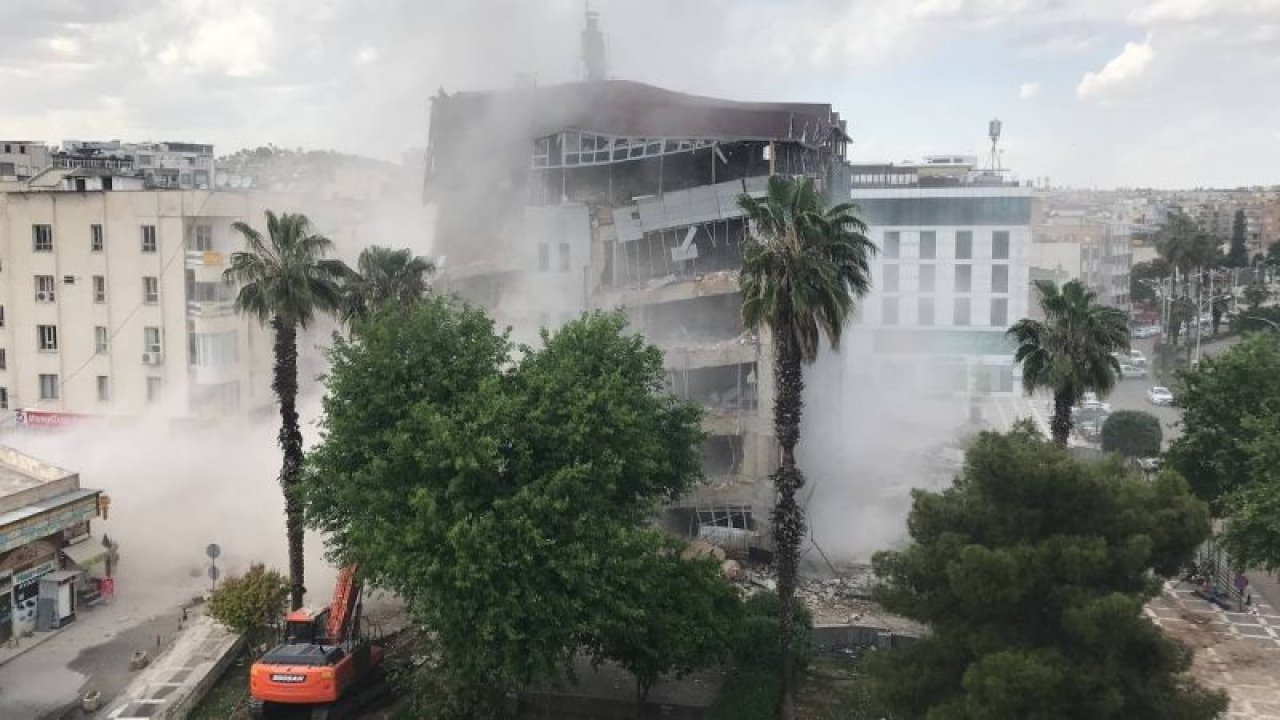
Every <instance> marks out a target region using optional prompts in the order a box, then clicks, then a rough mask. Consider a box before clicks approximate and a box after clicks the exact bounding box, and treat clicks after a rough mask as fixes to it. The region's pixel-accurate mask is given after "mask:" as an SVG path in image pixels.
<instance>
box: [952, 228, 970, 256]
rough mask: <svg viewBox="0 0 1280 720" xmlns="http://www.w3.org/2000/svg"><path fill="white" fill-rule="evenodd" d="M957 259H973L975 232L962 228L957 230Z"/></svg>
mask: <svg viewBox="0 0 1280 720" xmlns="http://www.w3.org/2000/svg"><path fill="white" fill-rule="evenodd" d="M956 259H957V260H972V259H973V232H972V231H970V230H960V231H958V232H956Z"/></svg>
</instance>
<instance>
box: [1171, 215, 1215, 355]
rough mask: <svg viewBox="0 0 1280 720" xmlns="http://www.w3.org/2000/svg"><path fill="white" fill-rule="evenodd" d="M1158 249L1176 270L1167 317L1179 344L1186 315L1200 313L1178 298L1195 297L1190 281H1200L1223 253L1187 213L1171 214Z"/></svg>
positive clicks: (1175, 343) (1172, 338)
mask: <svg viewBox="0 0 1280 720" xmlns="http://www.w3.org/2000/svg"><path fill="white" fill-rule="evenodd" d="M1156 251H1157V252H1159V253H1160V257H1162V258H1164V260H1165V261H1166V262H1168V263H1169V265H1170V268H1171V269H1172V271H1173V273H1172V283H1171V287H1172V292H1173V297H1174V298H1175V300H1174V302H1173V303H1172V305H1173V307H1171V312H1170V313H1169V317H1167V318H1166V319H1165V321H1166V327H1165V332H1166V333H1167V334H1168V336H1169V337H1170V339H1171V340H1172V342H1173V344H1174V345H1177V344H1178V336H1179V334H1180V330H1181V328H1182V323H1184V322H1186V320H1187V317H1186V316H1190V317H1194V316H1195V315H1196V314H1197V313H1195V312H1194V311H1193V310H1191V308H1190V307H1189V306H1188V307H1186V308H1183V307H1180V306H1179V301H1181V302H1183V303H1186V302H1189V300H1188V299H1189V298H1191V297H1194V295H1195V293H1194V292H1193V290H1192V286H1191V282H1190V280H1192V279H1193V278H1194V279H1196V280H1197V281H1198V280H1199V279H1200V271H1201V270H1202V269H1203V268H1205V267H1207V266H1208V267H1212V266H1214V265H1215V264H1218V263H1219V262H1220V260H1221V253H1220V252H1219V251H1218V244H1217V242H1216V241H1215V240H1214V239H1213V238H1212V237H1211V236H1210V235H1209V234H1208V233H1206V232H1204V231H1203V230H1201V229H1200V227H1199V226H1197V225H1196V223H1195V221H1194V220H1192V219H1191V218H1190V217H1188V216H1187V215H1186V214H1184V213H1175V214H1173V215H1170V216H1169V219H1168V221H1167V222H1165V224H1164V225H1162V226H1161V228H1160V230H1159V231H1158V232H1157V233H1156ZM1184 310H1185V313H1184V312H1183V311H1184Z"/></svg>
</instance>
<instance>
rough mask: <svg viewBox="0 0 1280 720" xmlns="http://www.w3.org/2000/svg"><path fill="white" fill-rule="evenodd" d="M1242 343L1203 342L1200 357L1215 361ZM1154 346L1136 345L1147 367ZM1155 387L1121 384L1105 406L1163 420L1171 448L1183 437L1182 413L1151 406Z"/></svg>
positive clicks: (1140, 383)
mask: <svg viewBox="0 0 1280 720" xmlns="http://www.w3.org/2000/svg"><path fill="white" fill-rule="evenodd" d="M1239 341H1240V338H1239V336H1232V337H1229V338H1226V339H1223V340H1219V341H1216V342H1202V343H1201V346H1200V355H1201V357H1213V356H1214V355H1216V354H1217V353H1220V352H1222V351H1223V350H1226V349H1227V348H1229V347H1231V346H1232V345H1235V344H1236V343H1237V342H1239ZM1154 346H1155V341H1154V340H1151V339H1147V340H1134V341H1133V348H1134V349H1135V350H1139V351H1141V352H1142V354H1143V355H1145V356H1146V357H1147V361H1148V363H1150V362H1151V360H1152V358H1153V356H1154ZM1154 384H1155V380H1154V379H1152V378H1150V377H1148V378H1146V379H1144V380H1124V381H1121V382H1120V383H1119V384H1118V385H1117V386H1116V388H1115V389H1114V390H1112V391H1111V394H1110V395H1108V396H1107V398H1106V402H1108V403H1110V404H1111V410H1112V412H1114V411H1116V410H1141V411H1143V412H1149V413H1151V414H1152V415H1155V416H1156V417H1157V418H1159V419H1160V424H1161V425H1162V426H1163V427H1164V442H1165V447H1168V445H1169V443H1170V442H1172V441H1173V440H1174V439H1176V438H1177V437H1178V436H1179V435H1180V434H1182V428H1181V421H1182V411H1181V410H1178V409H1177V408H1172V407H1162V406H1158V405H1152V404H1151V403H1150V402H1149V401H1148V400H1147V390H1148V389H1150V388H1151V386H1152V385H1154ZM1175 397H1176V393H1175Z"/></svg>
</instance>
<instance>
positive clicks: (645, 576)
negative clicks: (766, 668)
mask: <svg viewBox="0 0 1280 720" xmlns="http://www.w3.org/2000/svg"><path fill="white" fill-rule="evenodd" d="M678 551H679V547H678V543H676V542H675V541H673V540H664V541H663V542H662V546H661V547H657V548H654V549H653V550H651V551H648V552H641V553H638V554H636V555H635V556H633V557H632V558H631V561H632V562H634V563H636V565H637V567H636V568H635V569H634V570H632V571H631V572H630V573H628V577H626V578H620V580H621V582H623V583H627V582H631V583H634V584H635V588H634V592H633V593H630V594H629V598H628V602H625V603H619V605H618V607H617V612H616V613H609V614H607V615H606V616H604V617H602V619H601V627H600V629H599V631H598V632H597V634H596V638H595V643H596V646H595V647H594V648H593V653H594V655H595V658H596V660H597V662H601V661H604V660H614V661H617V662H618V663H619V664H620V665H622V666H623V667H624V668H626V669H627V670H629V671H630V672H631V674H632V675H633V676H635V679H636V695H637V699H638V700H639V701H644V700H645V699H646V698H647V697H648V696H649V690H650V689H652V688H653V685H654V683H655V682H657V681H658V679H659V678H660V677H662V676H663V675H669V674H674V675H676V676H677V677H679V676H682V675H684V674H686V673H689V672H692V671H693V670H696V669H698V668H704V667H708V666H711V665H715V664H718V663H721V662H724V661H725V660H727V659H728V658H729V655H730V653H731V651H732V649H733V639H734V632H735V629H736V628H737V627H738V624H739V619H740V616H741V601H740V600H739V599H738V594H737V591H736V590H735V589H734V588H733V587H732V586H731V585H730V584H729V583H728V582H726V581H725V579H724V577H723V576H722V574H721V573H720V569H719V564H718V563H716V562H715V561H713V560H708V559H697V560H686V559H683V558H681V557H680V554H679V552H678ZM636 601H641V602H636Z"/></svg>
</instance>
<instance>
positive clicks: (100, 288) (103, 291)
mask: <svg viewBox="0 0 1280 720" xmlns="http://www.w3.org/2000/svg"><path fill="white" fill-rule="evenodd" d="M93 301H94V302H96V303H104V302H106V301H107V278H106V277H104V276H102V275H94V276H93Z"/></svg>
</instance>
